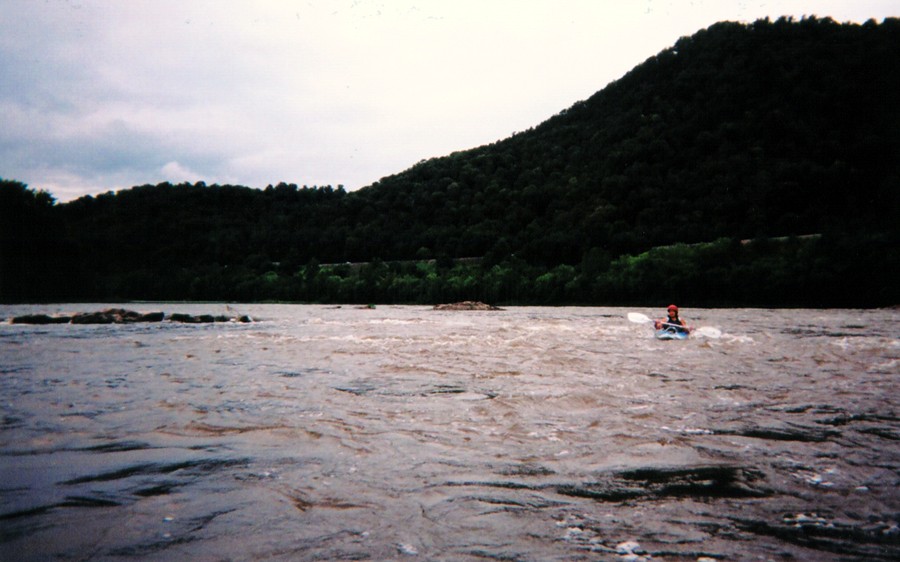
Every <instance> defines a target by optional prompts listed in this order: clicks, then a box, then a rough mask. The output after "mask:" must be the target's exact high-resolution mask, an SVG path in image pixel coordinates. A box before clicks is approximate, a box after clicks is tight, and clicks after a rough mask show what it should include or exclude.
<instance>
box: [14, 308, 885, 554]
mask: <svg viewBox="0 0 900 562" xmlns="http://www.w3.org/2000/svg"><path fill="white" fill-rule="evenodd" d="M110 306H112V305H52V306H19V307H13V306H5V307H0V318H9V317H12V316H14V315H19V314H24V313H54V312H77V311H86V310H101V309H104V308H108V307H110ZM233 307H234V310H231V309H230V308H229V307H226V305H222V304H151V305H129V306H128V308H132V309H134V310H139V311H142V312H152V311H159V310H161V311H165V312H167V313H173V312H186V313H190V314H202V313H209V314H223V313H226V314H230V313H232V312H236V313H239V314H249V315H251V316H252V317H253V318H254V319H255V320H256V321H255V322H254V323H251V324H238V323H219V324H207V325H189V324H178V323H173V322H162V323H157V324H129V325H93V326H91V325H87V326H84V325H51V326H27V325H18V324H16V325H14V324H10V323H7V322H4V323H2V324H0V402H2V404H0V406H2V419H0V421H2V425H0V475H2V481H0V560H4V561H6V560H9V561H12V560H16V561H28V560H137V559H140V560H193V561H203V560H209V561H220V560H221V561H224V560H301V561H302V560H410V561H413V560H523V561H530V560H534V561H545V560H560V561H562V560H566V561H568V560H613V561H624V560H628V561H636V560H656V561H683V560H691V561H694V560H701V561H705V562H708V561H712V560H825V561H828V560H897V559H900V529H898V518H900V492H898V481H900V441H898V440H900V393H898V390H900V388H898V386H900V385H898V374H900V339H898V337H897V335H896V334H897V332H896V325H897V322H898V320H900V312H898V311H897V310H737V309H727V310H725V309H723V310H687V311H684V315H685V316H686V318H687V320H688V321H689V322H690V323H692V324H693V325H696V326H711V327H717V328H719V329H720V330H721V331H722V334H721V337H718V338H715V337H693V338H691V339H689V340H686V341H657V340H655V339H654V338H653V335H652V329H651V328H650V327H649V326H648V325H646V324H634V323H631V322H629V321H628V320H627V317H626V315H627V313H628V312H631V311H637V312H641V313H644V314H648V315H651V316H654V315H662V310H650V309H619V308H525V307H523V308H518V307H516V308H509V309H506V310H503V311H496V312H450V311H435V310H431V309H430V308H428V307H415V306H379V307H377V308H375V309H361V308H356V307H352V306H344V307H327V306H289V305H247V306H245V305H233ZM713 332H714V331H713Z"/></svg>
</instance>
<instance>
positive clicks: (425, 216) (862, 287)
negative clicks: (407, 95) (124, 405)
mask: <svg viewBox="0 0 900 562" xmlns="http://www.w3.org/2000/svg"><path fill="white" fill-rule="evenodd" d="M897 53H900V20H897V19H888V20H885V21H883V22H881V23H877V22H874V21H869V22H866V23H865V24H862V25H856V24H838V23H836V22H834V21H832V20H830V19H818V18H805V19H803V20H800V21H794V20H791V19H789V18H782V19H779V20H777V21H774V22H773V21H769V20H761V21H757V22H754V23H752V24H739V23H728V22H726V23H719V24H716V25H713V26H711V27H710V28H708V29H705V30H702V31H700V32H698V33H697V34H695V35H694V36H692V37H685V38H682V39H681V40H679V41H678V42H677V43H676V44H675V45H674V46H672V47H671V48H669V49H667V50H665V51H663V52H661V53H659V54H658V55H657V56H654V57H651V58H650V59H648V60H647V61H645V62H644V63H643V64H641V65H639V66H637V67H636V68H635V69H633V70H632V71H631V72H629V73H628V74H626V75H625V76H623V77H622V78H621V79H619V80H617V81H615V82H613V83H611V84H609V85H608V86H607V87H606V88H604V89H603V90H601V91H599V92H597V93H596V94H595V95H593V96H592V97H590V98H589V99H587V100H584V101H581V102H578V103H576V104H574V105H573V106H572V107H570V108H568V109H566V110H564V111H562V112H560V113H559V114H557V115H555V116H553V117H551V118H550V119H548V120H547V121H545V122H544V123H541V124H539V125H538V126H536V127H534V128H533V129H529V130H528V131H524V132H520V133H517V134H514V135H512V136H511V137H509V138H507V139H504V140H501V141H498V142H496V143H493V144H490V145H485V146H481V147H478V148H474V149H471V150H466V151H461V152H457V153H453V154H451V155H448V156H445V157H441V158H433V159H429V160H423V161H422V162H420V163H419V164H417V165H415V166H413V167H412V168H410V169H409V170H406V171H403V172H400V173H398V174H396V175H393V176H390V177H386V178H382V179H381V180H380V181H378V182H376V183H374V184H373V185H371V186H368V187H365V188H363V189H360V190H358V191H354V192H346V191H345V190H344V189H343V188H342V187H340V186H338V187H337V188H334V187H331V186H323V187H320V186H313V187H307V186H303V187H300V186H297V185H295V184H287V183H280V184H278V185H274V186H269V187H267V188H266V189H262V190H260V189H251V188H249V187H244V186H229V185H225V186H223V185H209V186H208V185H206V184H204V183H203V182H199V183H195V184H179V185H172V184H169V183H163V184H159V185H144V186H138V187H134V188H132V189H129V190H124V191H120V192H118V193H106V194H103V195H99V196H96V197H93V196H88V197H83V198H81V199H78V200H75V201H72V202H69V203H64V204H57V203H56V202H55V201H54V200H53V197H52V196H51V195H50V194H48V193H45V192H43V191H40V190H38V191H35V190H32V189H29V188H28V187H27V186H25V185H24V184H22V183H20V182H16V181H10V180H7V181H2V182H0V214H2V216H0V220H2V223H0V258H2V268H0V301H3V302H30V301H47V300H95V301H98V300H106V301H109V300H130V299H151V300H185V299H195V300H237V301H260V300H282V301H298V302H331V303H333V302H347V303H422V304H426V303H427V304H431V303H437V302H455V301H460V300H480V301H484V302H491V303H494V304H626V303H648V304H651V303H657V304H658V303H660V302H667V301H670V300H678V301H679V302H683V303H687V304H689V305H691V306H702V305H722V306H725V305H728V306H734V305H749V306H885V305H894V304H897V303H898V302H900V290H898V289H897V286H898V284H897V283H896V282H895V279H896V278H897V276H898V273H900V264H898V262H900V258H898V256H897V254H898V252H897V251H896V248H897V247H900V245H898V242H900V240H898V238H900V236H898V228H897V225H896V222H897V217H898V216H900V204H898V203H900V199H898V192H900V158H898V155H900V105H898V101H897V96H896V95H895V94H896V92H898V91H900V56H898V54H897ZM808 235H814V236H808ZM750 240H752V242H750Z"/></svg>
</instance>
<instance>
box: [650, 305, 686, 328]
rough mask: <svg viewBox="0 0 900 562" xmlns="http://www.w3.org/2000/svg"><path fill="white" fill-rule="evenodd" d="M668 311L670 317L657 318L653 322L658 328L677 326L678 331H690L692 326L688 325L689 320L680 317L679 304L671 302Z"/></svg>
mask: <svg viewBox="0 0 900 562" xmlns="http://www.w3.org/2000/svg"><path fill="white" fill-rule="evenodd" d="M666 313H667V315H668V317H667V318H666V319H665V320H657V321H655V322H654V323H653V326H654V327H655V328H656V329H657V330H665V329H668V328H675V330H676V331H678V332H685V333H690V331H691V328H690V327H689V326H688V325H687V322H685V321H684V320H682V319H681V318H679V317H678V307H677V306H675V305H674V304H670V305H669V308H667V309H666Z"/></svg>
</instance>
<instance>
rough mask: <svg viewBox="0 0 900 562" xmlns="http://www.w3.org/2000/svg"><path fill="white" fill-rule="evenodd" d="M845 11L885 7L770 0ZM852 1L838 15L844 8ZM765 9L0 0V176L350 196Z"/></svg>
mask: <svg viewBox="0 0 900 562" xmlns="http://www.w3.org/2000/svg"><path fill="white" fill-rule="evenodd" d="M779 4H780V5H779V7H778V8H777V9H778V10H784V13H791V14H794V15H797V16H800V15H802V14H812V13H817V14H819V15H829V14H831V15H834V16H835V18H836V19H839V20H842V21H843V20H846V19H854V20H855V21H863V20H865V19H867V18H869V17H876V18H882V17H885V16H888V15H891V12H892V10H893V8H892V6H890V4H891V2H879V1H860V2H854V3H852V4H853V6H852V7H848V6H847V5H848V4H850V3H846V2H839V1H837V0H834V1H826V0H820V1H814V0H808V1H807V0H787V1H785V2H781V3H779ZM851 8H852V10H851ZM769 10H770V8H767V7H766V6H765V5H764V4H759V5H755V4H753V3H748V2H721V1H719V0H692V1H688V0H670V1H651V0H645V1H643V2H633V3H632V2H629V3H625V2H618V1H605V0H584V1H573V2H555V1H551V0H546V1H536V2H528V3H522V2H513V1H508V0H492V1H488V2H485V1H484V0H457V1H455V2H443V1H438V0H422V1H412V0H408V1H407V0H397V1H395V2H372V1H366V0H328V1H325V0H307V1H306V2H288V1H283V2H279V1H269V2H228V1H215V2H204V1H199V0H198V1H192V2H181V1H176V0H156V1H153V2H118V1H115V2H114V1H105V0H77V1H75V0H73V1H71V2H65V1H53V0H50V1H48V2H33V1H31V0H5V1H4V2H3V3H2V4H0V119H2V126H0V176H2V177H5V178H9V179H17V180H20V181H24V182H26V183H28V184H29V185H31V186H32V187H35V188H42V189H46V190H49V191H51V192H52V193H53V194H54V195H56V196H57V197H58V198H59V199H61V200H69V199H72V198H75V197H77V196H79V195H82V194H85V193H98V192H104V191H107V190H115V189H123V188H128V187H131V186H133V185H140V184H143V183H156V182H160V181H166V180H171V181H197V180H198V179H202V180H204V181H206V182H207V183H240V184H244V185H249V186H256V187H262V186H265V185H266V184H268V183H275V182H278V181H288V182H293V183H298V184H308V185H313V184H318V185H324V184H332V185H337V184H345V185H346V186H347V187H348V188H351V189H353V188H357V187H361V186H363V185H367V184H369V183H372V182H374V181H376V180H378V179H379V178H380V177H382V176H384V175H387V174H390V173H395V172H399V171H401V170H403V169H405V168H406V167H408V166H410V165H412V164H414V163H415V162H417V161H419V160H420V159H423V158H429V157H433V156H440V155H444V154H448V153H450V152H452V151H455V150H461V149H465V148H469V147H472V146H477V145H480V144H485V143H489V142H493V141H495V140H498V139H500V138H503V137H506V136H508V135H509V134H511V133H512V132H514V131H517V130H523V129H525V128H528V127H531V126H534V125H537V124H538V123H540V122H541V121H543V120H544V119H546V118H548V117H550V116H551V115H553V114H554V113H556V112H558V111H560V110H562V109H564V108H566V107H568V106H570V105H571V104H572V103H574V102H575V101H578V100H580V99H584V98H586V97H588V96H589V95H591V94H592V93H593V92H595V91H596V90H599V89H600V88H602V87H603V86H604V85H605V84H606V83H607V82H609V81H610V80H613V79H615V78H618V77H619V76H621V75H622V74H623V73H624V72H626V71H627V70H629V69H630V68H631V67H633V66H634V65H636V64H638V63H640V62H641V61H643V60H644V59H645V58H646V57H648V56H651V55H653V54H655V53H656V52H658V51H659V50H661V49H663V48H665V47H667V46H669V45H671V44H672V43H674V42H675V41H676V40H677V39H678V37H680V36H682V35H687V34H691V33H693V32H695V31H696V30H698V29H700V28H702V27H705V26H707V25H709V24H711V23H713V22H715V21H719V20H722V19H738V20H752V19H755V18H757V17H763V16H766V15H769V16H772V17H778V16H779V15H781V14H780V13H769Z"/></svg>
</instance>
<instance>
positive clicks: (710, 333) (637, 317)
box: [628, 312, 722, 339]
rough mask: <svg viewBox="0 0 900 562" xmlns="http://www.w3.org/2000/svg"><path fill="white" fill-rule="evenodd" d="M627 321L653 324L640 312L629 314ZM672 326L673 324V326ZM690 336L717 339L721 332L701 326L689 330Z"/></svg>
mask: <svg viewBox="0 0 900 562" xmlns="http://www.w3.org/2000/svg"><path fill="white" fill-rule="evenodd" d="M628 320H629V321H631V322H634V323H635V324H646V323H648V322H653V319H652V318H650V317H649V316H647V315H646V314H641V313H640V312H629V313H628ZM673 325H674V324H673ZM691 333H692V334H699V335H701V336H703V337H706V338H713V339H717V338H720V337H722V330H720V329H718V328H713V327H712V326H701V327H700V328H695V329H693V330H691Z"/></svg>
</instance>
